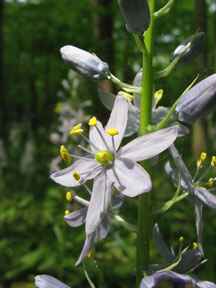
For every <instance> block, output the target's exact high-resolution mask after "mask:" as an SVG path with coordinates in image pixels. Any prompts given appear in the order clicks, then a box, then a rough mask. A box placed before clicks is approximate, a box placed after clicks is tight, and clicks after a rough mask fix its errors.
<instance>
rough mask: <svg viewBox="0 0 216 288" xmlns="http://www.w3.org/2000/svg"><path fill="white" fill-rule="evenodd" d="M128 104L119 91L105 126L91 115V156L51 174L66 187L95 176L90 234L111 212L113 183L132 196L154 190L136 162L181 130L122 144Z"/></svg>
mask: <svg viewBox="0 0 216 288" xmlns="http://www.w3.org/2000/svg"><path fill="white" fill-rule="evenodd" d="M128 106H129V103H128V101H127V100H126V99H125V98H124V97H122V96H120V95H118V96H117V97H116V100H115V103H114V106H113V110H112V112H111V115H110V119H109V121H108V123H107V125H106V126H105V129H104V128H103V126H102V124H101V123H100V122H99V121H97V119H96V118H95V117H93V118H92V119H90V121H89V125H90V131H89V143H90V149H91V151H89V152H90V153H89V156H88V157H87V158H83V159H78V160H77V161H75V162H74V163H73V164H72V165H71V166H70V167H68V168H66V169H63V170H60V171H57V172H55V173H53V174H51V178H52V179H53V180H54V181H55V182H56V183H58V184H61V185H63V186H65V187H75V186H79V185H82V184H83V183H85V182H86V181H87V180H90V179H93V178H94V183H93V190H92V194H91V199H90V204H89V208H88V212H87V219H86V234H87V236H88V235H91V234H92V233H93V232H94V231H95V230H96V228H97V226H98V224H99V223H100V218H101V216H102V215H103V214H104V213H106V212H107V210H108V207H109V205H110V203H111V197H112V187H113V186H114V187H115V188H116V189H117V190H118V191H120V192H121V193H123V194H124V195H126V196H128V197H136V196H138V195H140V194H142V193H145V192H149V191H150V190H151V188H152V183H151V178H150V176H149V174H148V173H147V172H146V171H145V170H144V169H143V167H142V166H140V165H139V164H138V163H136V162H139V161H143V160H146V159H149V158H152V157H154V156H156V155H158V154H159V153H161V152H163V151H164V150H166V149H167V148H168V147H169V146H170V145H171V144H172V143H173V142H174V141H175V139H176V137H177V134H178V127H177V126H173V127H169V128H166V129H162V130H160V131H157V132H154V133H150V134H147V135H144V136H141V137H138V138H136V139H135V140H133V141H131V142H129V143H128V144H126V145H125V146H123V147H122V148H119V147H120V144H121V141H122V139H123V136H124V133H125V129H126V126H127V120H128ZM82 132H83V130H82V129H81V126H80V125H77V126H76V127H74V128H73V129H72V133H73V134H74V133H75V134H76V133H77V134H81V133H82Z"/></svg>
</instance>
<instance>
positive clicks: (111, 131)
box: [106, 128, 119, 137]
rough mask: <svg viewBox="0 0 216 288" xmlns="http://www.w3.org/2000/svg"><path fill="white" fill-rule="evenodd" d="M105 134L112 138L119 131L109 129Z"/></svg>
mask: <svg viewBox="0 0 216 288" xmlns="http://www.w3.org/2000/svg"><path fill="white" fill-rule="evenodd" d="M106 134H107V135H109V136H112V137H114V136H117V135H119V131H118V129H116V128H109V129H107V130H106Z"/></svg>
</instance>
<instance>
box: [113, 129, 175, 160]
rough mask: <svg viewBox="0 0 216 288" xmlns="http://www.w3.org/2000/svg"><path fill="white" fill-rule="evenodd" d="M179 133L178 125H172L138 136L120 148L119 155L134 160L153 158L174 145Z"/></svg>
mask: <svg viewBox="0 0 216 288" xmlns="http://www.w3.org/2000/svg"><path fill="white" fill-rule="evenodd" d="M177 135H178V127H177V126H172V127H169V128H165V129H161V130H159V131H157V132H153V133H149V134H146V135H144V136H141V137H138V138H136V139H135V140H133V141H131V142H129V143H128V144H126V145H125V146H124V147H122V148H121V149H120V150H119V153H118V154H119V157H123V158H128V159H131V160H133V161H143V160H145V159H149V158H152V157H154V156H156V155H158V154H160V153H161V152H163V151H164V150H166V149H167V148H168V147H169V146H170V145H172V143H173V142H174V141H175V140H176V137H177Z"/></svg>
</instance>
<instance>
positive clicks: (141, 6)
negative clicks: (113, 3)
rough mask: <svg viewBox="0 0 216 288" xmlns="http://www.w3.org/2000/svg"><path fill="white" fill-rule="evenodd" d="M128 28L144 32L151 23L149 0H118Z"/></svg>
mask: <svg viewBox="0 0 216 288" xmlns="http://www.w3.org/2000/svg"><path fill="white" fill-rule="evenodd" d="M118 3H119V6H120V10H121V13H122V15H123V17H124V20H125V23H126V28H127V30H128V32H131V33H144V32H145V31H146V30H147V29H148V27H149V24H150V11H149V6H148V2H147V0H118Z"/></svg>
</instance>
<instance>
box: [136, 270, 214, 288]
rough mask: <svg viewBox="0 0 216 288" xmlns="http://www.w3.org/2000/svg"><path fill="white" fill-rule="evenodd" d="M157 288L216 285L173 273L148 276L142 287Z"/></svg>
mask: <svg viewBox="0 0 216 288" xmlns="http://www.w3.org/2000/svg"><path fill="white" fill-rule="evenodd" d="M156 287H179V288H180V287H181V288H186V287H190V288H216V285H215V284H214V283H212V282H209V281H199V280H197V279H195V278H193V277H191V276H189V275H184V274H179V273H175V272H173V271H164V272H156V273H154V274H153V275H151V276H146V277H144V278H143V280H142V282H141V285H140V288H156Z"/></svg>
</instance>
